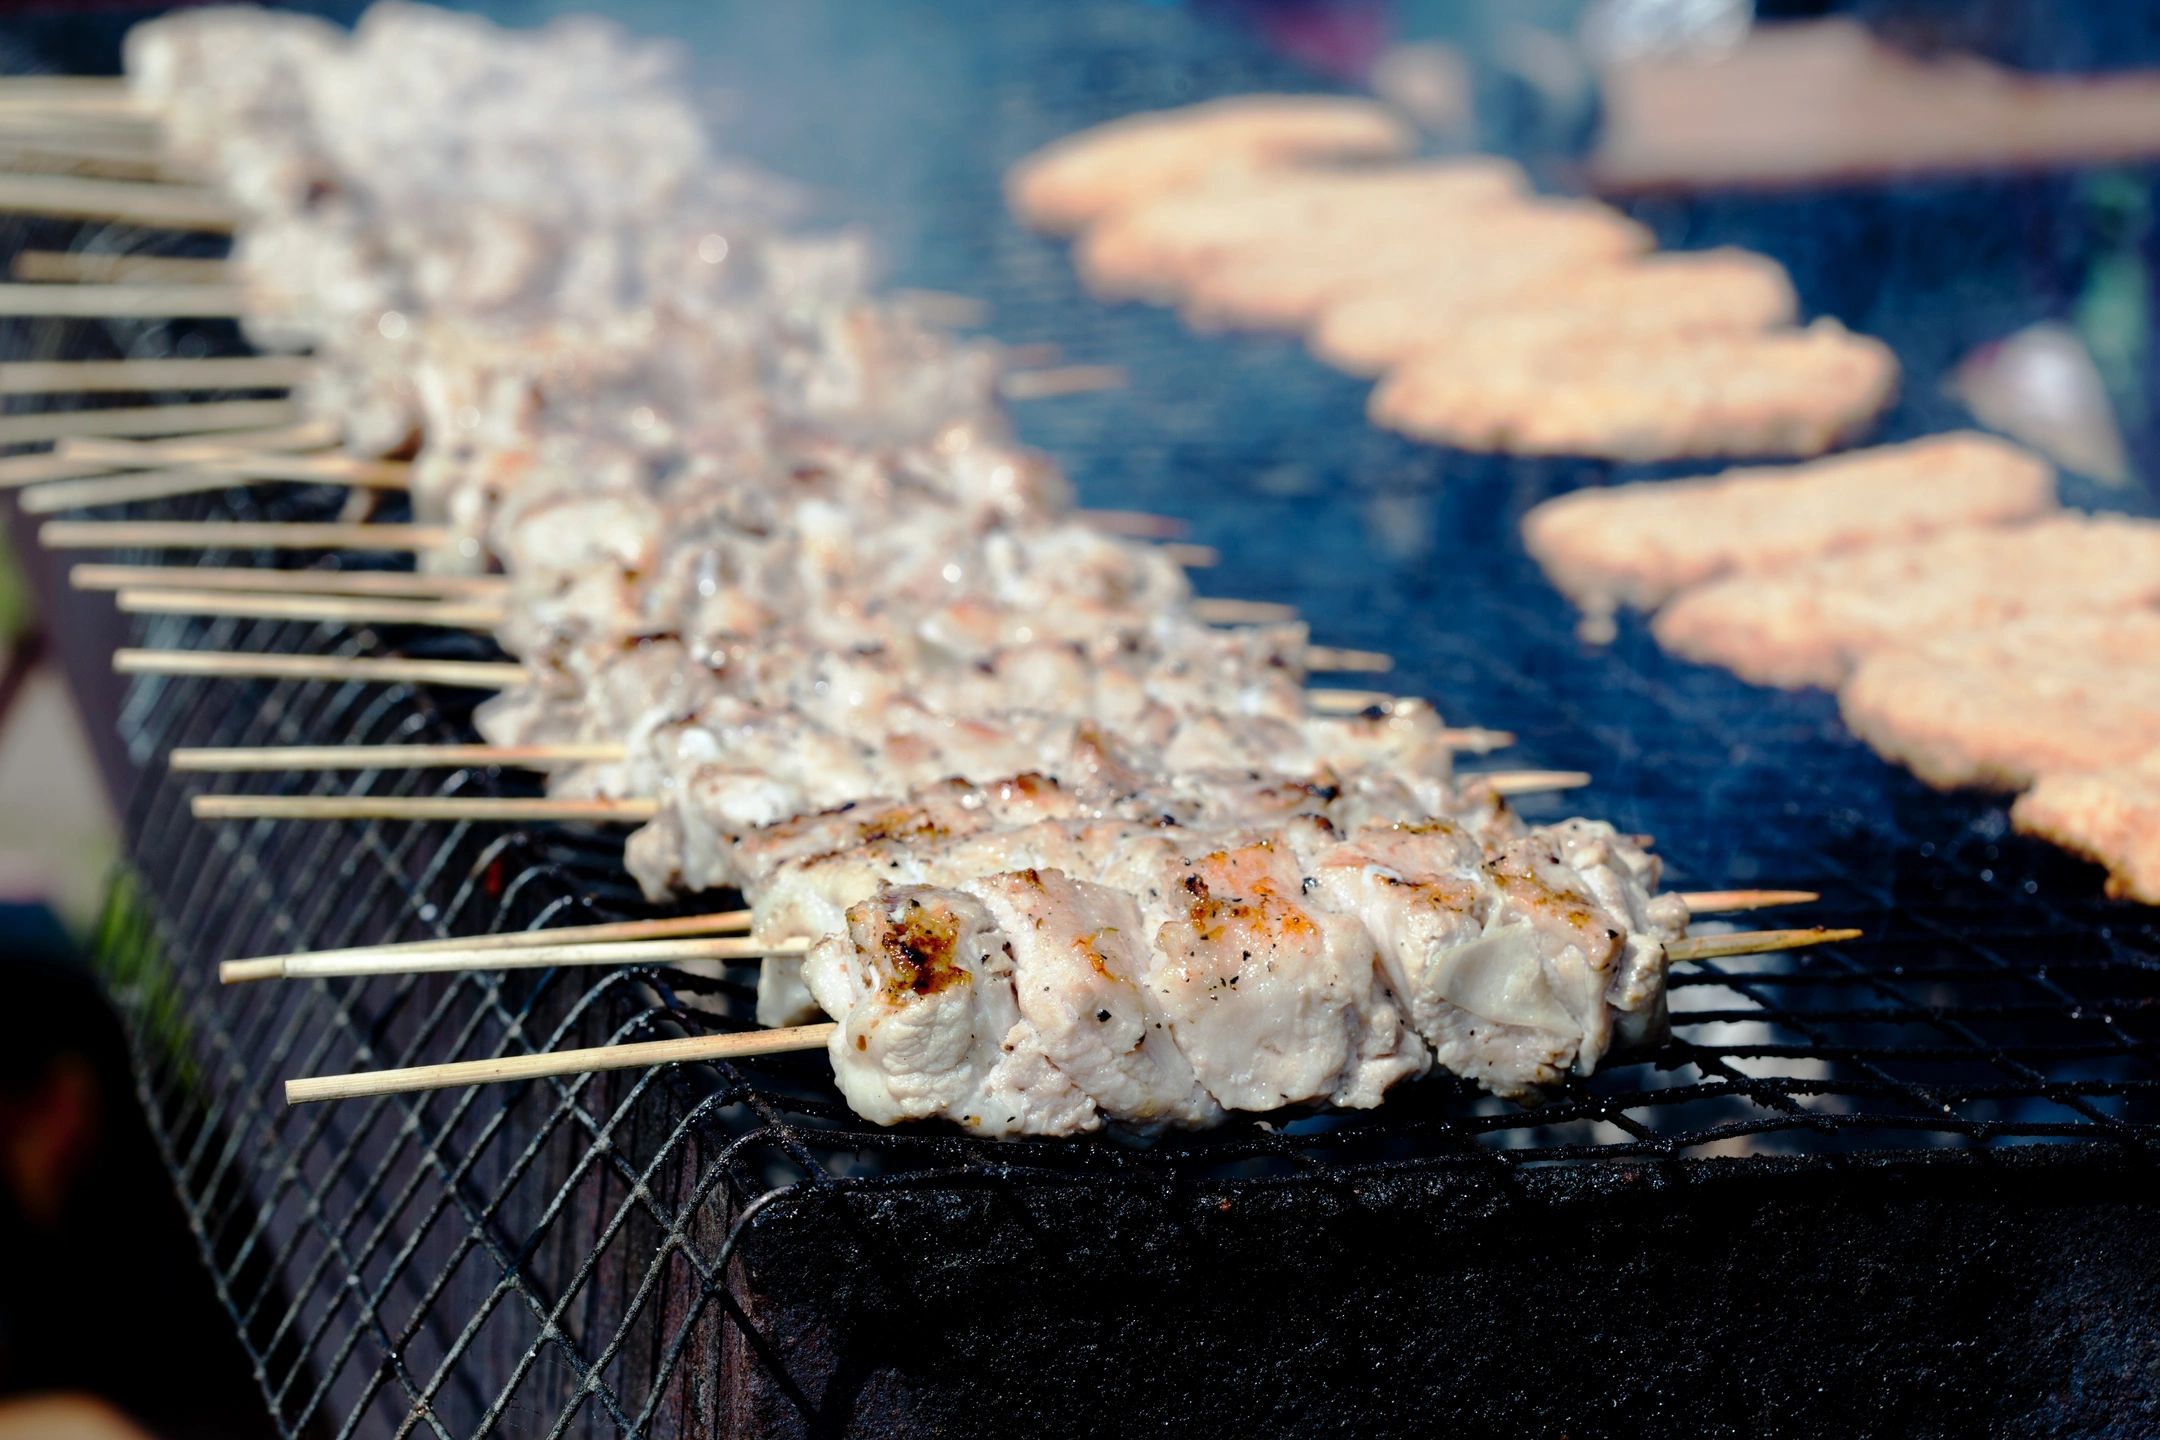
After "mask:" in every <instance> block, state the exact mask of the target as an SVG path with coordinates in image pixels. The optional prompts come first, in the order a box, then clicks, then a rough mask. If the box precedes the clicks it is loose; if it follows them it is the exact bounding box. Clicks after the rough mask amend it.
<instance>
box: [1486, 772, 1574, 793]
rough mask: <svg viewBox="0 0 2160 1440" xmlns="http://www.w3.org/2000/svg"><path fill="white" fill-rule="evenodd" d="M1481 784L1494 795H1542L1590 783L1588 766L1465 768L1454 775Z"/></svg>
mask: <svg viewBox="0 0 2160 1440" xmlns="http://www.w3.org/2000/svg"><path fill="white" fill-rule="evenodd" d="M1456 778H1457V779H1459V780H1463V781H1466V782H1469V783H1471V784H1481V785H1483V786H1484V787H1485V788H1486V789H1488V790H1490V791H1492V792H1493V794H1495V795H1544V794H1549V793H1551V792H1552V791H1555V790H1580V789H1581V788H1582V787H1583V786H1585V785H1588V784H1589V783H1590V772H1589V771H1587V770H1493V771H1488V772H1486V773H1485V774H1482V775H1480V774H1477V773H1476V772H1474V771H1472V772H1466V773H1464V774H1462V775H1458V776H1457V777H1456Z"/></svg>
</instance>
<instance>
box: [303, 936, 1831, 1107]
mask: <svg viewBox="0 0 2160 1440" xmlns="http://www.w3.org/2000/svg"><path fill="white" fill-rule="evenodd" d="M1859 935H1860V932H1859V931H1857V930H1827V929H1824V928H1822V927H1820V926H1817V927H1815V928H1814V929H1810V930H1757V931H1751V932H1748V933H1745V934H1739V935H1718V936H1711V937H1706V938H1705V939H1702V940H1699V941H1697V940H1681V941H1678V942H1676V943H1674V944H1672V945H1668V946H1666V947H1665V953H1666V955H1667V957H1668V958H1669V959H1671V960H1673V961H1676V962H1680V963H1685V962H1687V961H1690V960H1706V959H1710V958H1713V957H1718V956H1730V955H1759V954H1767V953H1770V952H1772V951H1778V950H1794V949H1800V948H1803V947H1806V946H1810V945H1827V944H1832V943H1835V942H1838V941H1843V940H1853V939H1857V938H1859ZM836 1033H838V1026H837V1025H835V1024H834V1023H833V1022H831V1021H827V1022H825V1023H823V1024H819V1025H797V1026H791V1027H789V1028H787V1029H784V1030H749V1031H740V1032H735V1033H730V1034H726V1035H695V1036H690V1037H687V1038H685V1039H681V1040H649V1041H639V1042H635V1043H631V1044H622V1045H598V1046H592V1047H588V1048H586V1049H580V1050H555V1051H549V1052H547V1053H544V1054H539V1055H510V1056H502V1057H499V1058H497V1059H492V1060H461V1061H452V1062H450V1063H447V1064H442V1065H417V1066H412V1067H409V1068H405V1069H398V1070H373V1071H361V1072H358V1073H355V1074H350V1075H319V1076H314V1077H310V1078H306V1079H294V1080H288V1081H286V1082H285V1100H286V1103H287V1104H291V1105H302V1104H307V1103H310V1102H314V1101H320V1100H355V1099H360V1098H363V1097H366V1096H371V1095H397V1094H405V1093H409V1092H412V1091H417V1090H448V1089H457V1088H460V1087H463V1086H467V1085H488V1084H494V1083H496V1082H499V1081H509V1080H544V1079H550V1078H555V1077H560V1076H571V1075H590V1074H595V1073H598V1072H600V1071H603V1070H630V1069H638V1068H641V1067H649V1066H654V1065H670V1064H678V1063H682V1062H685V1061H688V1062H699V1061H718V1060H742V1059H750V1058H753V1057H756V1056H760V1055H784V1054H791V1053H796V1052H801V1051H808V1050H822V1049H824V1048H825V1046H826V1045H827V1044H828V1043H829V1042H830V1041H831V1039H832V1037H833V1036H834V1035H835V1034H836Z"/></svg>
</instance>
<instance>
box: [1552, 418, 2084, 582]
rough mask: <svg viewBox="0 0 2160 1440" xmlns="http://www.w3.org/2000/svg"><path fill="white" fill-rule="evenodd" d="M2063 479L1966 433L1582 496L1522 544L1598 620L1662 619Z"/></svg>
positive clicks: (1945, 526)
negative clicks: (1669, 611) (1720, 583)
mask: <svg viewBox="0 0 2160 1440" xmlns="http://www.w3.org/2000/svg"><path fill="white" fill-rule="evenodd" d="M2055 505H2056V500H2055V472H2054V470H2053V469H2052V468H2051V467H2050V466H2049V465H2048V463H2047V462H2046V461H2045V460H2042V459H2040V458H2039V457H2038V456H2036V455H2033V454H2032V453H2031V452H2029V451H2026V450H2021V449H2019V448H2018V447H2017V446H2015V445H2012V444H2010V443H2009V442H2008V441H2005V440H1997V439H1995V438H1994V437H1992V436H1989V435H1981V434H1977V433H1974V432H1970V431H1967V432H1964V433H1961V434H1954V435H1938V436H1933V437H1930V438H1929V439H1925V440H1914V441H1910V442H1908V443H1906V444H1903V445H1884V446H1881V447H1880V448H1878V449H1873V450H1860V451H1855V452H1853V453H1851V454H1847V455H1837V456H1832V457H1831V458H1829V459H1826V460H1812V461H1809V462H1807V463H1806V464H1803V465H1785V466H1776V467H1770V468H1755V469H1745V470H1728V471H1726V472H1725V473H1724V474H1722V475H1713V476H1710V477H1708V478H1707V479H1702V480H1662V481H1656V480H1653V481H1641V482H1638V483H1636V484H1632V485H1615V486H1612V487H1611V488H1609V489H1598V490H1577V491H1575V492H1574V493H1572V494H1568V495H1562V496H1559V497H1558V498H1556V499H1552V500H1547V501H1546V502H1544V503H1543V504H1542V505H1538V506H1536V507H1535V508H1533V509H1532V510H1531V511H1530V513H1529V514H1527V515H1525V516H1524V517H1523V526H1522V533H1523V544H1524V545H1525V546H1527V547H1528V548H1529V551H1530V553H1531V555H1533V556H1534V557H1536V559H1537V562H1538V564H1540V565H1542V566H1544V567H1545V573H1546V575H1548V576H1549V577H1551V579H1552V582H1553V584H1554V585H1556V586H1557V587H1559V589H1560V591H1561V592H1562V593H1563V594H1565V595H1566V596H1567V597H1568V598H1569V599H1571V600H1573V601H1574V602H1575V603H1576V604H1577V605H1580V606H1581V607H1582V608H1583V609H1584V610H1586V611H1588V612H1590V613H1591V614H1592V615H1609V614H1610V613H1611V612H1612V611H1613V610H1614V609H1616V608H1617V607H1619V606H1622V605H1627V606H1633V607H1635V608H1637V609H1643V610H1654V609H1656V608H1657V607H1658V606H1660V605H1662V604H1664V603H1665V602H1666V600H1668V599H1670V598H1671V597H1672V596H1673V595H1675V594H1677V593H1678V592H1679V591H1681V590H1683V589H1685V588H1686V587H1688V586H1690V585H1699V584H1701V583H1702V582H1703V581H1705V580H1714V579H1716V578H1717V577H1719V576H1721V575H1729V574H1733V573H1735V572H1739V571H1746V572H1749V573H1759V572H1761V571H1765V570H1775V569H1779V568H1781V567H1783V566H1786V565H1791V564H1794V563H1796V562H1798V561H1801V560H1806V559H1811V558H1813V557H1815V556H1818V555H1828V554H1832V553H1835V552H1837V551H1842V550H1852V549H1857V548H1859V547H1861V546H1864V545H1880V544H1884V543H1887V542H1897V541H1911V540H1917V539H1921V538H1924V537H1926V536H1928V535H1932V534H1935V533H1937V532H1938V531H1943V530H1951V529H1956V528H1958V527H1960V526H1967V525H1997V524H2003V523H2006V522H2008V521H2012V520H2022V519H2027V518H2030V517H2032V516H2035V515H2040V514H2044V513H2046V512H2048V511H2050V510H2053V509H2054V508H2055Z"/></svg>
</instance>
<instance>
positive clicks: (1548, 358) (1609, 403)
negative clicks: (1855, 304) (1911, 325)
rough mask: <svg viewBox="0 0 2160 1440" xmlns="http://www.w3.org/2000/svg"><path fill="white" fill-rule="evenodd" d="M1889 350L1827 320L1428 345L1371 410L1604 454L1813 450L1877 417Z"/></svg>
mask: <svg viewBox="0 0 2160 1440" xmlns="http://www.w3.org/2000/svg"><path fill="white" fill-rule="evenodd" d="M1896 390H1897V359H1896V357H1894V356H1893V355H1892V354H1891V353H1890V351H1889V349H1888V348H1887V347H1886V346H1884V345H1883V344H1882V343H1881V342H1880V341H1878V340H1873V339H1870V338H1868V337H1867V336H1863V335H1854V334H1852V333H1851V332H1850V331H1848V330H1846V329H1845V328H1844V327H1843V326H1841V325H1838V324H1837V323H1836V322H1835V321H1827V320H1820V321H1817V322H1816V323H1815V324H1813V325H1810V326H1808V327H1807V328H1806V329H1804V330H1774V331H1769V332H1765V333H1763V334H1757V335H1716V334H1706V335H1683V336H1673V337H1668V338H1665V339H1662V340H1659V341H1656V342H1637V343H1632V344H1631V343H1627V342H1625V341H1621V342H1617V343H1609V344H1604V345H1586V346H1583V347H1580V348H1574V349H1569V350H1566V351H1561V352H1555V351H1552V350H1549V349H1543V348H1533V349H1531V350H1528V351H1525V352H1521V353H1519V354H1515V355H1500V354H1497V353H1492V352H1489V351H1480V352H1479V353H1477V354H1475V355H1465V356H1462V357H1459V358H1458V357H1455V356H1451V355H1448V354H1445V353H1427V354H1425V355H1421V356H1419V357H1418V358H1417V359H1415V360H1412V361H1410V362H1409V363H1407V364H1405V365H1403V366H1401V367H1400V368H1398V369H1395V370H1392V371H1390V372H1389V373H1388V376H1387V378H1386V379H1385V380H1383V381H1381V382H1380V385H1379V387H1378V388H1377V389H1375V390H1374V391H1373V395H1372V400H1371V403H1370V405H1369V407H1368V409H1369V412H1370V414H1371V416H1372V419H1373V422H1374V423H1375V424H1377V425H1381V426H1384V427H1386V428H1387V429H1390V430H1399V431H1401V432H1402V433H1403V434H1405V435H1409V436H1411V437H1413V438H1415V439H1419V440H1427V441H1430V442H1432V443H1434V444H1436V445H1450V446H1454V447H1455V448H1457V449H1461V450H1480V451H1493V452H1498V453H1501V454H1510V455H1591V456H1600V457H1604V458H1607V459H1613V460H1635V461H1653V460H1682V459H1710V458H1734V459H1739V458H1764V459H1767V458H1781V457H1793V458H1799V457H1804V456H1809V455H1819V454H1821V453H1822V452H1823V451H1825V450H1828V449H1830V448H1832V447H1833V446H1835V445H1837V444H1839V443H1840V442H1842V441H1844V440H1847V439H1849V438H1851V437H1852V436H1853V435H1855V434H1856V433H1858V432H1859V431H1861V430H1863V429H1864V428H1866V426H1867V425H1868V424H1869V423H1870V422H1871V421H1873V420H1874V418H1875V417H1876V415H1877V414H1879V413H1880V412H1881V411H1882V408H1883V407H1884V406H1885V405H1887V404H1888V403H1889V402H1890V399H1891V397H1892V395H1894V394H1895V393H1896Z"/></svg>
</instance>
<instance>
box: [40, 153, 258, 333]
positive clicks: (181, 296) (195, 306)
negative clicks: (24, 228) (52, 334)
mask: <svg viewBox="0 0 2160 1440" xmlns="http://www.w3.org/2000/svg"><path fill="white" fill-rule="evenodd" d="M5 178H6V177H4V176H0V181H4V180H5ZM6 208H7V207H6V206H4V205H0V211H4V210H5V209H6ZM247 313H248V312H247V302H246V299H245V296H244V293H243V292H242V291H240V290H238V289H235V288H234V287H232V286H229V285H196V284H177V285H151V284H139V283H133V282H115V283H114V284H110V285H25V284H19V283H14V282H10V283H7V284H0V316H7V317H10V318H16V319H59V320H238V319H240V318H242V317H243V316H245V315H246V314H247Z"/></svg>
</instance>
